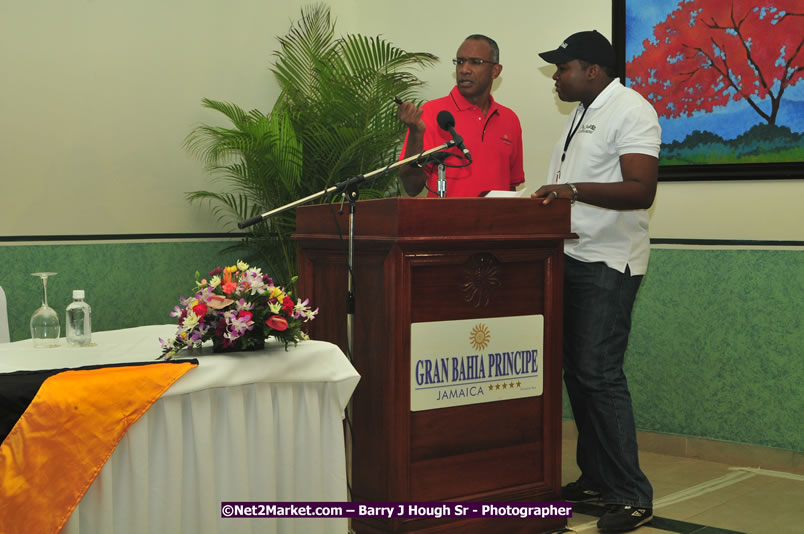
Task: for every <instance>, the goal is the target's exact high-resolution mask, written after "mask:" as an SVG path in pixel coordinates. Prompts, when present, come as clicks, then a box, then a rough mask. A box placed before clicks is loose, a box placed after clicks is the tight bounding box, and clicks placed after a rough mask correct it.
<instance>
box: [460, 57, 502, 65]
mask: <svg viewBox="0 0 804 534" xmlns="http://www.w3.org/2000/svg"><path fill="white" fill-rule="evenodd" d="M467 61H468V62H469V64H470V65H474V66H476V67H477V66H480V65H485V64H489V65H496V64H497V62H496V61H490V60H488V59H480V58H479V57H470V58H466V57H456V58H455V59H453V60H452V64H453V65H459V66H460V65H464V64H465V63H466V62H467Z"/></svg>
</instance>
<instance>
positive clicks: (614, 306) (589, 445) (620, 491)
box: [564, 256, 653, 507]
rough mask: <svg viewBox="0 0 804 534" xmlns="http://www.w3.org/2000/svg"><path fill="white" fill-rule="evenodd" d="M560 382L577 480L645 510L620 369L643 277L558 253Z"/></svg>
mask: <svg viewBox="0 0 804 534" xmlns="http://www.w3.org/2000/svg"><path fill="white" fill-rule="evenodd" d="M564 259H565V260H566V261H565V263H564V383H565V384H566V386H567V393H568V394H569V399H570V403H571V405H572V413H573V415H574V416H575V424H576V425H577V427H578V444H577V450H576V459H577V462H578V467H580V469H581V478H580V479H579V483H580V484H581V486H583V487H584V488H587V489H594V490H597V491H600V492H601V495H602V498H603V500H604V502H605V503H607V504H630V505H632V506H638V507H651V506H652V505H653V504H652V503H653V487H652V486H651V484H650V482H649V481H648V478H647V477H646V476H645V474H644V473H643V472H642V470H641V469H640V468H639V458H638V455H637V441H636V425H635V423H634V411H633V408H632V406H631V394H630V393H629V392H628V382H627V380H626V378H625V373H624V372H623V361H624V360H625V349H626V347H627V346H628V334H629V332H630V331H631V309H632V308H633V305H634V299H635V298H636V294H637V290H638V289H639V284H640V282H641V281H642V276H631V273H630V271H629V270H628V269H626V271H625V273H624V274H623V273H620V272H619V271H617V270H615V269H612V268H610V267H608V266H606V264H605V263H602V262H601V263H586V262H582V261H578V260H575V259H573V258H570V257H569V256H564Z"/></svg>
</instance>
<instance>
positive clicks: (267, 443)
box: [0, 325, 360, 534]
mask: <svg viewBox="0 0 804 534" xmlns="http://www.w3.org/2000/svg"><path fill="white" fill-rule="evenodd" d="M174 332H175V326H174V325H157V326H144V327H138V328H131V329H125V330H116V331H108V332H97V333H94V334H93V346H90V347H71V346H61V347H58V348H52V349H34V348H33V346H32V344H31V341H30V340H25V341H20V342H15V343H4V344H0V373H5V372H12V371H17V370H22V369H31V370H35V369H54V368H65V367H66V368H74V367H80V366H85V365H97V364H107V363H124V362H141V361H149V360H153V359H154V358H155V357H156V356H158V355H159V353H160V349H159V343H158V338H159V337H163V338H166V337H167V336H170V335H171V334H172V333H174ZM198 361H199V365H198V367H197V368H195V369H193V370H191V371H189V372H188V373H187V374H185V375H184V376H183V377H181V378H179V379H178V380H177V381H176V382H175V383H174V384H173V385H172V386H171V387H170V388H169V389H168V390H167V391H166V392H165V393H164V394H163V395H162V397H161V398H160V399H159V400H158V401H156V402H155V403H154V404H153V406H152V407H151V408H150V410H148V412H146V413H145V414H144V415H143V416H142V417H141V418H140V419H139V420H138V421H137V422H136V423H134V424H133V425H132V426H131V427H130V429H129V431H128V432H127V434H126V435H125V436H124V437H123V439H122V440H121V441H120V443H119V444H118V446H117V448H116V449H115V451H114V453H113V454H112V455H111V457H110V458H109V460H108V461H107V462H106V464H105V465H104V467H103V468H102V469H101V471H100V473H99V474H98V476H97V478H96V479H95V481H94V482H93V483H92V485H91V486H90V487H89V489H88V490H87V492H86V493H85V495H84V497H83V499H82V500H81V502H80V503H79V505H78V507H77V508H76V509H75V511H74V512H73V514H72V515H71V517H70V519H69V520H68V522H67V523H66V525H65V526H64V528H63V529H62V533H64V534H92V533H104V534H106V533H108V534H120V533H132V534H134V533H145V532H151V533H163V532H164V533H167V532H170V533H174V532H175V533H181V532H188V533H189V532H192V533H217V532H220V533H227V534H228V533H257V532H259V533H283V534H284V533H296V532H298V533H313V532H322V533H338V534H342V533H344V532H346V531H347V529H348V527H347V520H346V519H223V518H221V517H220V515H221V514H220V503H221V501H310V502H312V501H330V502H332V501H346V500H347V487H346V465H345V453H344V439H343V426H342V417H343V412H344V409H345V407H346V404H347V403H348V401H349V398H350V397H351V394H352V392H353V391H354V388H355V387H356V385H357V382H358V381H359V379H360V376H359V375H358V373H357V372H356V371H355V369H354V368H353V367H352V365H351V364H350V363H349V361H348V360H347V359H346V357H345V356H344V355H343V353H342V352H341V351H340V349H338V348H337V347H336V346H335V345H332V344H330V343H325V342H319V341H306V342H303V343H300V344H299V345H298V346H297V347H293V346H290V347H288V350H287V351H285V348H284V344H281V343H277V342H269V343H267V344H266V348H265V349H264V350H262V351H258V352H253V353H237V354H235V355H232V354H226V355H213V354H211V352H210V350H209V349H206V348H205V350H204V353H203V354H202V355H201V356H198Z"/></svg>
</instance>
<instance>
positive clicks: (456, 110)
mask: <svg viewBox="0 0 804 534" xmlns="http://www.w3.org/2000/svg"><path fill="white" fill-rule="evenodd" d="M499 61H500V51H499V48H498V47H497V43H496V42H494V40H493V39H490V38H489V37H486V36H485V35H470V36H469V37H467V38H466V39H465V40H464V41H463V43H462V44H461V47H460V48H458V53H457V55H456V57H455V59H454V60H453V63H455V75H456V79H457V82H458V83H457V85H456V86H455V87H454V88H453V89H452V91H451V92H450V94H449V95H447V96H445V97H444V98H439V99H436V100H431V101H430V102H427V103H426V104H424V105H423V106H422V107H421V108H418V107H417V106H416V105H415V104H413V103H412V102H403V103H402V104H400V105H399V119H400V120H401V121H402V122H404V123H405V124H407V126H408V134H407V137H406V138H405V144H404V146H403V147H402V158H406V157H410V156H414V155H416V154H418V153H420V152H422V151H423V150H429V149H431V148H434V147H437V146H438V145H441V144H443V143H446V142H447V141H449V140H450V139H452V135H451V134H450V133H449V132H448V131H446V130H443V129H442V128H440V127H439V125H438V122H437V121H436V117H437V116H438V113H439V112H440V111H442V110H446V111H449V112H450V113H451V114H452V116H453V117H455V131H456V132H458V134H460V135H461V137H463V141H464V145H465V146H466V148H467V149H468V150H469V152H470V153H471V156H472V164H471V165H468V166H465V167H457V168H456V167H449V166H448V167H447V170H446V179H447V191H446V194H447V196H450V197H476V196H478V195H480V194H481V193H482V192H484V191H490V190H504V191H508V190H513V189H515V188H516V186H517V185H519V184H521V183H522V182H523V181H525V171H524V170H523V168H522V127H521V126H520V124H519V118H518V117H517V116H516V114H515V113H514V112H513V111H512V110H511V109H509V108H507V107H505V106H501V105H500V104H498V103H497V102H496V101H495V100H494V97H492V96H491V85H492V82H493V81H494V79H495V78H497V76H499V75H500V72H502V65H500V62H499ZM450 152H452V153H454V154H456V156H455V157H450V158H448V159H447V160H446V164H447V165H461V164H464V163H466V160H465V159H462V157H461V151H460V150H459V149H458V148H457V147H453V148H451V149H450ZM400 176H401V178H402V183H403V184H404V186H405V191H406V192H407V193H408V195H411V196H415V195H418V194H419V193H420V192H421V190H422V189H423V188H424V187H425V186H426V187H427V188H428V190H429V192H428V196H436V193H435V192H434V191H435V190H436V180H437V178H438V176H437V165H436V164H435V163H430V164H428V165H425V166H424V167H417V166H415V165H405V166H403V167H402V169H401V171H400Z"/></svg>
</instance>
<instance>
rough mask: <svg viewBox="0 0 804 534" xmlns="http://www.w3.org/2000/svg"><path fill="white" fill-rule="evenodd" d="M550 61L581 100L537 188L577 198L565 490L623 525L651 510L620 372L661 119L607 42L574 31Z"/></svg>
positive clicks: (571, 247) (570, 255)
mask: <svg viewBox="0 0 804 534" xmlns="http://www.w3.org/2000/svg"><path fill="white" fill-rule="evenodd" d="M539 55H540V56H541V57H542V59H544V60H545V61H547V62H548V63H553V64H555V65H556V73H555V74H554V75H553V79H554V80H555V81H556V84H555V87H556V91H557V93H558V97H559V98H560V99H561V100H564V101H566V102H580V105H579V106H578V107H577V109H576V110H575V111H574V112H573V113H572V114H570V116H569V117H568V120H567V122H566V124H565V126H564V130H563V132H562V134H561V137H560V138H559V140H558V143H557V144H556V146H555V149H554V150H553V156H552V159H551V161H550V169H549V173H548V181H547V184H546V185H544V186H542V187H541V188H539V190H538V191H536V193H534V194H533V195H532V197H534V198H542V199H543V200H542V202H543V203H544V204H549V203H550V202H552V201H553V200H554V199H556V198H568V199H570V200H571V201H572V204H573V205H572V231H573V232H575V233H577V234H578V239H573V240H567V241H566V242H565V245H564V252H565V254H566V256H565V260H566V261H565V267H564V273H565V279H564V382H565V384H566V386H567V393H568V394H569V398H570V403H571V404H572V412H573V415H574V417H575V423H576V425H577V427H578V443H577V451H576V458H577V462H578V467H580V469H581V477H580V478H579V479H578V480H577V481H576V482H573V483H570V484H568V485H566V486H564V487H563V488H562V497H563V498H565V499H567V500H571V501H582V500H592V499H602V500H603V502H604V503H605V504H606V505H607V508H606V512H605V513H604V514H603V516H602V517H601V518H600V521H599V522H598V527H599V528H600V529H601V530H604V531H626V530H631V529H633V528H636V527H637V526H639V525H642V524H644V523H647V522H648V521H650V519H651V518H652V512H653V508H652V507H653V488H652V487H651V484H650V482H649V481H648V479H647V477H646V476H645V474H644V473H643V472H642V470H641V469H640V467H639V458H638V454H637V443H636V427H635V424H634V414H633V408H632V406H631V395H630V393H629V391H628V383H627V381H626V378H625V374H624V372H623V361H624V358H625V349H626V347H627V345H628V335H629V332H630V330H631V309H632V307H633V303H634V299H635V298H636V293H637V290H638V289H639V284H640V282H641V281H642V276H643V275H644V274H645V272H646V270H647V267H648V255H649V253H650V242H649V239H648V221H649V216H648V212H647V209H648V208H650V206H651V205H652V204H653V198H654V196H655V194H656V181H657V175H658V161H659V160H658V157H659V145H660V144H661V129H660V127H659V122H658V118H657V116H656V112H655V111H654V109H653V107H652V106H651V105H650V103H648V102H647V101H646V100H645V99H644V98H642V96H640V95H639V94H638V93H637V92H635V91H633V90H631V89H628V88H626V87H624V86H623V85H622V84H621V83H620V81H619V80H618V79H617V76H616V73H615V70H614V69H615V55H614V49H613V47H612V46H611V44H610V43H609V41H608V40H607V39H606V38H605V37H603V36H602V35H601V34H600V33H598V32H597V31H585V32H579V33H576V34H573V35H571V36H570V37H568V38H567V39H566V40H565V41H564V42H563V43H562V44H561V45H560V46H559V47H558V48H556V49H555V50H551V51H548V52H543V53H541V54H539Z"/></svg>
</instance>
